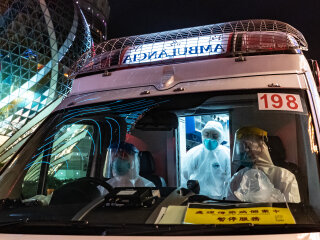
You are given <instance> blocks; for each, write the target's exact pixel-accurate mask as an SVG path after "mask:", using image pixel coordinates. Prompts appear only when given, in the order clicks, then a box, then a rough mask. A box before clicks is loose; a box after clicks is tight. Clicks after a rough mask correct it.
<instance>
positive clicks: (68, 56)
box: [0, 0, 93, 163]
mask: <svg viewBox="0 0 320 240" xmlns="http://www.w3.org/2000/svg"><path fill="white" fill-rule="evenodd" d="M92 42H93V41H92V38H91V34H90V29H89V26H88V24H87V22H86V19H85V17H84V14H83V13H82V11H81V10H80V8H79V6H78V4H76V3H75V2H73V1H72V0H25V1H17V0H4V1H3V0H2V1H1V2H0V67H1V69H0V70H1V71H0V109H1V112H0V163H1V162H4V161H5V160H6V159H7V158H8V157H9V156H10V155H11V154H12V153H13V152H14V151H15V148H16V147H15V146H19V145H21V144H22V143H23V139H24V138H25V137H27V136H28V135H29V134H30V133H31V132H32V130H33V128H34V126H36V124H37V123H39V122H41V120H42V119H43V118H44V117H45V116H46V115H47V114H48V113H49V112H50V111H51V110H52V109H53V108H54V107H55V106H56V105H57V104H58V102H59V101H60V100H59V99H61V97H63V96H65V95H66V94H67V93H68V92H69V91H70V88H71V81H70V80H68V78H67V77H68V74H67V73H68V72H69V68H70V67H71V66H72V64H73V63H74V61H75V60H76V59H78V58H79V57H80V56H81V54H83V53H84V52H85V51H87V50H88V49H90V48H91V47H92ZM45 111H47V112H45ZM41 114H42V115H41ZM36 117H37V119H35V118H36ZM32 121H33V122H32Z"/></svg>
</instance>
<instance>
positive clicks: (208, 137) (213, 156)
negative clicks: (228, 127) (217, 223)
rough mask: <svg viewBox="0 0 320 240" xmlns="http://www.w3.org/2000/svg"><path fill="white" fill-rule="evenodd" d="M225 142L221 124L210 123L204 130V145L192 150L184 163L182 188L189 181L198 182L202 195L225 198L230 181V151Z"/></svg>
mask: <svg viewBox="0 0 320 240" xmlns="http://www.w3.org/2000/svg"><path fill="white" fill-rule="evenodd" d="M222 141H223V127H222V125H221V123H219V122H215V121H209V122H207V124H206V125H205V127H204V128H203V129H202V144H200V145H198V146H196V147H194V148H192V149H190V150H189V151H188V152H187V154H186V157H185V159H184V160H183V161H182V163H183V165H182V186H183V187H185V186H186V182H187V181H188V180H198V182H199V185H200V194H202V195H206V196H209V197H212V198H218V199H222V198H223V197H225V189H226V184H227V183H228V181H229V179H230V157H229V155H230V153H229V152H230V151H229V149H228V148H227V147H225V146H223V145H220V144H221V142H222Z"/></svg>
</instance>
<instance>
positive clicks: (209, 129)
mask: <svg viewBox="0 0 320 240" xmlns="http://www.w3.org/2000/svg"><path fill="white" fill-rule="evenodd" d="M201 133H202V142H203V141H204V139H206V138H209V139H211V136H216V137H215V139H216V140H217V141H218V143H219V144H221V142H222V141H223V138H222V136H223V127H222V125H221V123H219V122H215V121H209V122H207V124H206V125H205V126H204V128H203V129H202V132H201ZM207 135H209V136H210V137H207Z"/></svg>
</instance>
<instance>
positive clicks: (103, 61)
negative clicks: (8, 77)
mask: <svg viewBox="0 0 320 240" xmlns="http://www.w3.org/2000/svg"><path fill="white" fill-rule="evenodd" d="M307 50H308V45H307V42H306V40H305V38H304V37H303V35H302V34H301V33H300V32H299V31H298V30H296V29H295V28H294V27H292V26H290V25H289V24H286V23H283V22H279V21H275V20H243V21H234V22H226V23H219V24H213V25H207V26H199V27H192V28H185V29H179V30H173V31H167V32H158V33H154V34H146V35H139V36H131V37H124V38H119V39H112V40H109V41H106V42H103V43H101V44H99V45H98V46H96V47H95V48H94V49H91V50H90V51H89V52H87V53H85V54H84V55H83V56H82V57H81V58H80V59H79V60H78V61H77V62H76V63H75V65H74V68H73V70H72V73H71V77H72V78H73V79H74V80H73V86H72V90H71V92H70V94H69V95H68V96H67V97H66V98H65V99H64V100H63V101H62V102H61V104H60V105H59V106H58V107H57V108H56V109H55V110H54V111H53V112H52V113H51V114H50V115H49V117H48V118H47V119H46V120H45V121H44V122H43V123H42V124H41V125H40V126H39V128H38V129H37V130H36V131H35V132H34V133H33V135H32V136H31V137H30V138H29V139H28V141H26V143H25V144H24V145H23V146H22V147H21V148H20V150H19V151H17V153H16V154H15V155H14V156H13V157H12V158H11V159H10V160H9V161H8V162H7V163H6V165H5V166H4V167H3V168H2V169H1V172H0V199H1V201H0V239H1V240H4V239H32V240H35V239H55V240H58V239H88V240H89V239H216V240H219V239H246V240H248V239H249V240H250V239H258V238H259V239H270V240H271V239H279V238H281V239H297V240H298V239H299V240H300V239H312V240H313V239H320V176H319V174H320V168H319V164H320V163H319V142H320V132H319V127H320V99H319V94H318V91H319V68H318V65H317V62H316V61H313V60H309V61H308V60H307V59H306V58H305V56H304V54H303V51H307Z"/></svg>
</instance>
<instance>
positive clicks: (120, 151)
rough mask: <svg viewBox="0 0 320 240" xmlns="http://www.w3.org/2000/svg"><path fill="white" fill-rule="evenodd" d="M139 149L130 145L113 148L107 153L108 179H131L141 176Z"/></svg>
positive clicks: (114, 146)
mask: <svg viewBox="0 0 320 240" xmlns="http://www.w3.org/2000/svg"><path fill="white" fill-rule="evenodd" d="M138 152H139V151H138V149H137V148H136V147H135V146H134V145H132V144H130V143H120V144H115V145H113V146H111V147H110V148H109V150H108V152H107V166H108V167H107V170H108V173H107V174H106V176H107V177H129V178H130V179H135V178H136V177H137V176H138V174H139V160H138Z"/></svg>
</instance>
